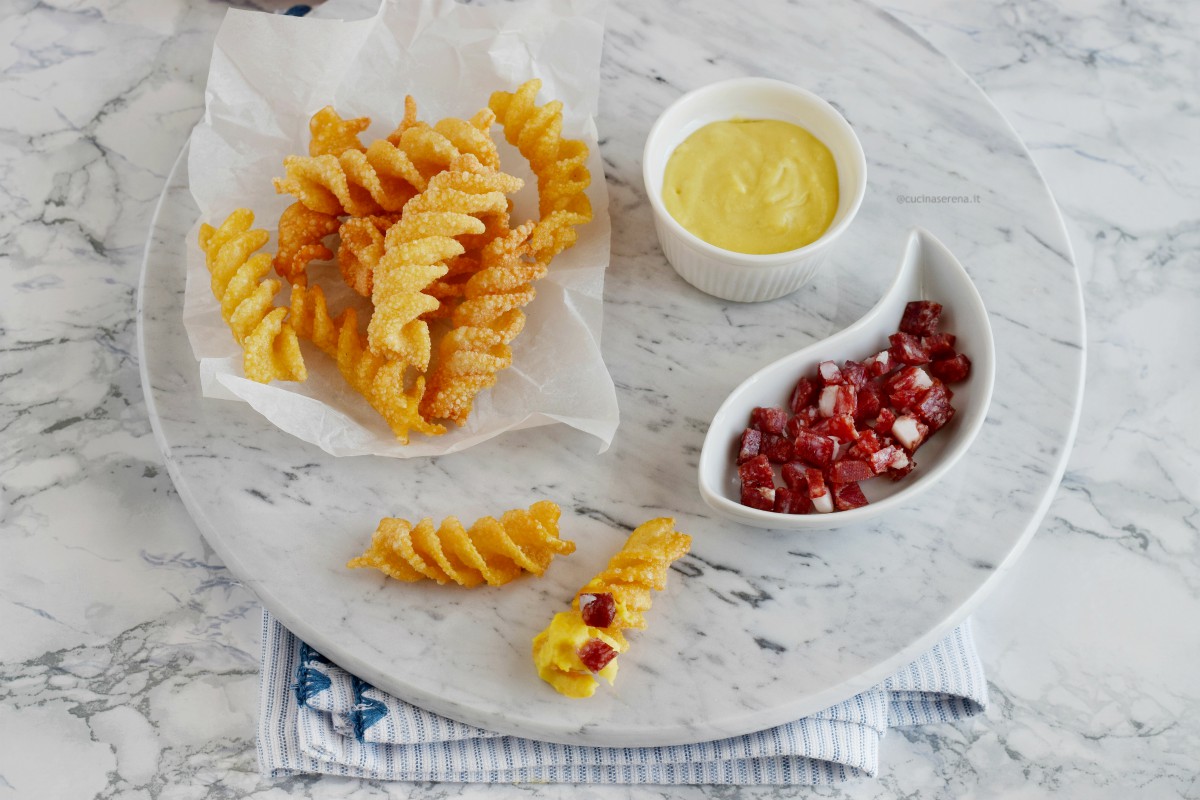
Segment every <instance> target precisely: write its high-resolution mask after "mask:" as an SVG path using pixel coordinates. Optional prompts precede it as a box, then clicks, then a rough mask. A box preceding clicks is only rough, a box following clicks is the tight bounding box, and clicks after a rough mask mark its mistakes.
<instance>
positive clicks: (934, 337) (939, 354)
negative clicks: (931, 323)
mask: <svg viewBox="0 0 1200 800" xmlns="http://www.w3.org/2000/svg"><path fill="white" fill-rule="evenodd" d="M956 341H958V338H957V337H956V336H955V335H954V334H953V333H934V334H931V335H929V336H922V337H921V344H923V345H925V350H926V351H928V353H929V357H930V358H935V359H936V358H949V357H950V356H952V355H954V343H955V342H956Z"/></svg>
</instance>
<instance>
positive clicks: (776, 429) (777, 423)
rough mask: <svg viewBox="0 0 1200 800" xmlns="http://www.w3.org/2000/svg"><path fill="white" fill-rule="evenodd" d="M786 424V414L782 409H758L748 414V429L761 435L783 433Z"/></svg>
mask: <svg viewBox="0 0 1200 800" xmlns="http://www.w3.org/2000/svg"><path fill="white" fill-rule="evenodd" d="M786 424H787V412H786V411H784V410H783V409H782V408H763V407H761V406H760V407H759V408H756V409H754V410H753V411H751V412H750V427H752V428H758V429H759V430H760V431H762V432H763V433H783V426H784V425H786Z"/></svg>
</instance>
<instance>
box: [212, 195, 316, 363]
mask: <svg viewBox="0 0 1200 800" xmlns="http://www.w3.org/2000/svg"><path fill="white" fill-rule="evenodd" d="M253 224H254V214H253V212H251V211H250V210H249V209H246V208H239V209H236V210H235V211H233V213H231V214H230V215H229V216H228V217H226V219H225V221H224V222H222V223H221V225H220V227H218V228H214V227H212V226H211V225H208V224H203V225H201V226H200V237H199V238H200V248H201V249H202V250H203V251H204V253H205V255H206V260H207V264H208V271H209V273H210V274H211V276H212V291H213V295H215V296H216V298H217V299H218V300H219V301H220V302H221V316H222V317H223V318H224V320H225V322H226V323H228V324H229V329H230V331H232V333H233V338H234V339H235V340H237V342H238V344H240V345H241V346H242V351H243V357H242V371H243V372H244V373H245V375H246V377H247V378H249V379H250V380H252V381H258V382H259V383H269V382H271V381H272V380H281V381H302V380H304V379H305V378H306V377H308V373H307V371H306V370H305V368H304V358H303V357H302V356H301V354H300V344H299V342H298V341H297V338H296V332H295V330H293V329H292V326H291V325H290V324H288V323H287V322H285V321H284V318H285V317H286V316H287V313H288V310H287V309H286V308H276V307H275V295H276V294H278V293H279V288H280V283H279V281H277V280H275V279H273V278H267V277H266V276H267V273H269V272H270V271H271V261H272V259H271V255H270V254H269V253H258V254H254V251H256V250H258V249H259V248H260V247H262V246H263V245H265V244H266V243H267V240H268V239H269V238H270V235H269V234H268V233H267V232H266V231H264V230H254V229H251V227H250V226H251V225H253Z"/></svg>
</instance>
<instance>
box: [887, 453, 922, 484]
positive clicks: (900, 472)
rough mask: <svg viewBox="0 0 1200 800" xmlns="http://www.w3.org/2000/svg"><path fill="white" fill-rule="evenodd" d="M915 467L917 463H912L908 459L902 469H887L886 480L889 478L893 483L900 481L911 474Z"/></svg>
mask: <svg viewBox="0 0 1200 800" xmlns="http://www.w3.org/2000/svg"><path fill="white" fill-rule="evenodd" d="M916 467H917V462H915V461H913V460H912V459H911V458H910V459H909V460H908V463H907V464H905V465H904V466H903V467H892V468H891V469H889V470H888V478H890V479H891V480H893V481H898V480H901V479H902V478H905V477H907V476H908V473H910V472H912V471H913V470H914V469H916Z"/></svg>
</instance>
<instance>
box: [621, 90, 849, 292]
mask: <svg viewBox="0 0 1200 800" xmlns="http://www.w3.org/2000/svg"><path fill="white" fill-rule="evenodd" d="M754 85H757V86H771V87H774V88H777V89H782V90H784V91H787V92H791V93H792V94H795V95H798V96H800V97H803V98H804V99H806V100H808V101H810V102H812V103H813V105H815V106H816V107H817V108H819V109H820V110H821V111H822V112H823V113H825V114H826V115H827V116H828V117H829V119H830V120H831V121H832V122H833V124H834V126H835V127H837V128H838V129H840V130H841V131H842V133H844V134H845V135H846V137H847V140H848V141H850V142H852V143H853V145H854V146H853V148H852V150H853V156H854V158H855V161H856V164H855V166H856V167H857V168H858V180H857V181H855V184H854V199H853V200H852V201H851V203H850V205H849V207H848V208H847V209H846V213H845V214H844V215H843V216H842V218H841V219H840V220H838V221H837V222H836V223H834V224H833V225H830V226H829V228H827V229H826V230H825V232H824V233H822V234H821V235H820V236H819V237H818V238H817V239H816V241H813V242H809V243H808V244H806V245H804V246H803V247H797V248H796V249H795V250H784V251H782V252H779V253H739V252H737V251H736V250H726V249H725V248H723V247H717V246H716V245H715V244H710V243H709V242H706V241H704V240H703V239H701V238H700V237H699V236H697V235H696V234H694V233H692V232H691V231H689V230H688V229H687V228H685V227H683V226H682V225H680V224H679V221H678V220H677V219H675V217H673V216H672V215H671V212H669V211H667V207H666V205H665V204H664V203H663V201H662V187H661V186H658V187H655V186H652V185H651V182H650V175H649V169H650V167H649V161H650V159H649V154H650V151H651V147H652V146H653V145H654V144H655V142H656V140H657V139H658V138H659V137H660V136H661V135H662V131H663V125H664V121H665V119H666V117H667V115H668V114H670V113H671V111H673V110H674V109H675V108H677V107H678V106H680V105H683V104H684V103H688V102H692V101H694V100H695V99H696V98H697V97H702V96H703V95H705V94H711V93H713V92H716V91H719V90H727V89H730V88H737V87H745V86H754ZM821 143H822V144H824V145H825V146H826V147H829V145H828V143H826V142H825V141H824V140H821ZM830 150H831V152H832V148H830ZM669 157H670V156H668V158H669ZM834 160H835V161H836V160H837V156H836V155H835V156H834ZM642 183H643V184H645V186H646V195H647V196H648V197H649V199H650V205H651V207H652V208H653V209H654V213H655V214H656V215H657V216H658V217H659V218H660V219H661V220H662V221H663V222H664V223H665V224H666V225H667V226H668V227H669V228H670V229H671V232H672V233H674V234H675V235H676V236H678V237H679V238H680V239H681V240H682V241H683V243H684V244H687V245H689V246H691V247H692V248H693V249H695V250H698V251H699V252H700V253H703V254H705V255H708V256H712V257H713V258H717V259H720V260H721V261H723V262H725V264H726V265H728V266H731V267H735V268H738V269H749V268H756V267H770V266H779V265H783V264H787V263H789V262H791V261H795V260H796V259H798V258H801V257H803V256H807V255H810V254H812V253H816V252H819V251H820V250H823V249H825V248H826V247H828V246H830V245H831V244H832V243H833V242H834V241H835V240H836V239H837V238H838V237H839V236H841V234H842V233H843V232H844V231H845V230H846V229H847V228H849V227H850V223H851V222H853V221H854V218H855V217H856V216H857V215H858V209H859V207H860V206H861V205H862V202H863V198H864V197H865V196H866V194H867V155H866V152H865V151H864V150H863V147H862V142H860V141H859V140H858V135H857V134H856V133H855V132H854V128H853V127H851V125H850V123H849V122H847V121H846V118H845V117H843V116H842V114H841V112H839V111H838V110H837V109H836V108H834V107H833V105H832V104H831V103H830V102H829V101H828V100H826V99H825V98H823V97H821V96H820V95H818V94H816V93H815V92H812V91H810V90H808V89H805V88H803V87H801V86H797V85H796V84H794V83H788V82H787V81H781V80H779V79H778V78H763V77H746V78H730V79H728V80H723V81H717V82H716V83H710V84H707V85H705V86H701V87H699V88H698V89H693V90H691V91H690V92H687V93H686V94H683V95H681V96H679V97H678V98H676V99H675V101H674V102H673V103H671V104H670V105H669V106H667V107H666V108H664V109H663V110H662V112H661V113H659V115H658V118H657V119H655V120H654V125H652V126H651V127H650V133H648V134H647V135H646V145H645V147H643V148H642Z"/></svg>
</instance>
